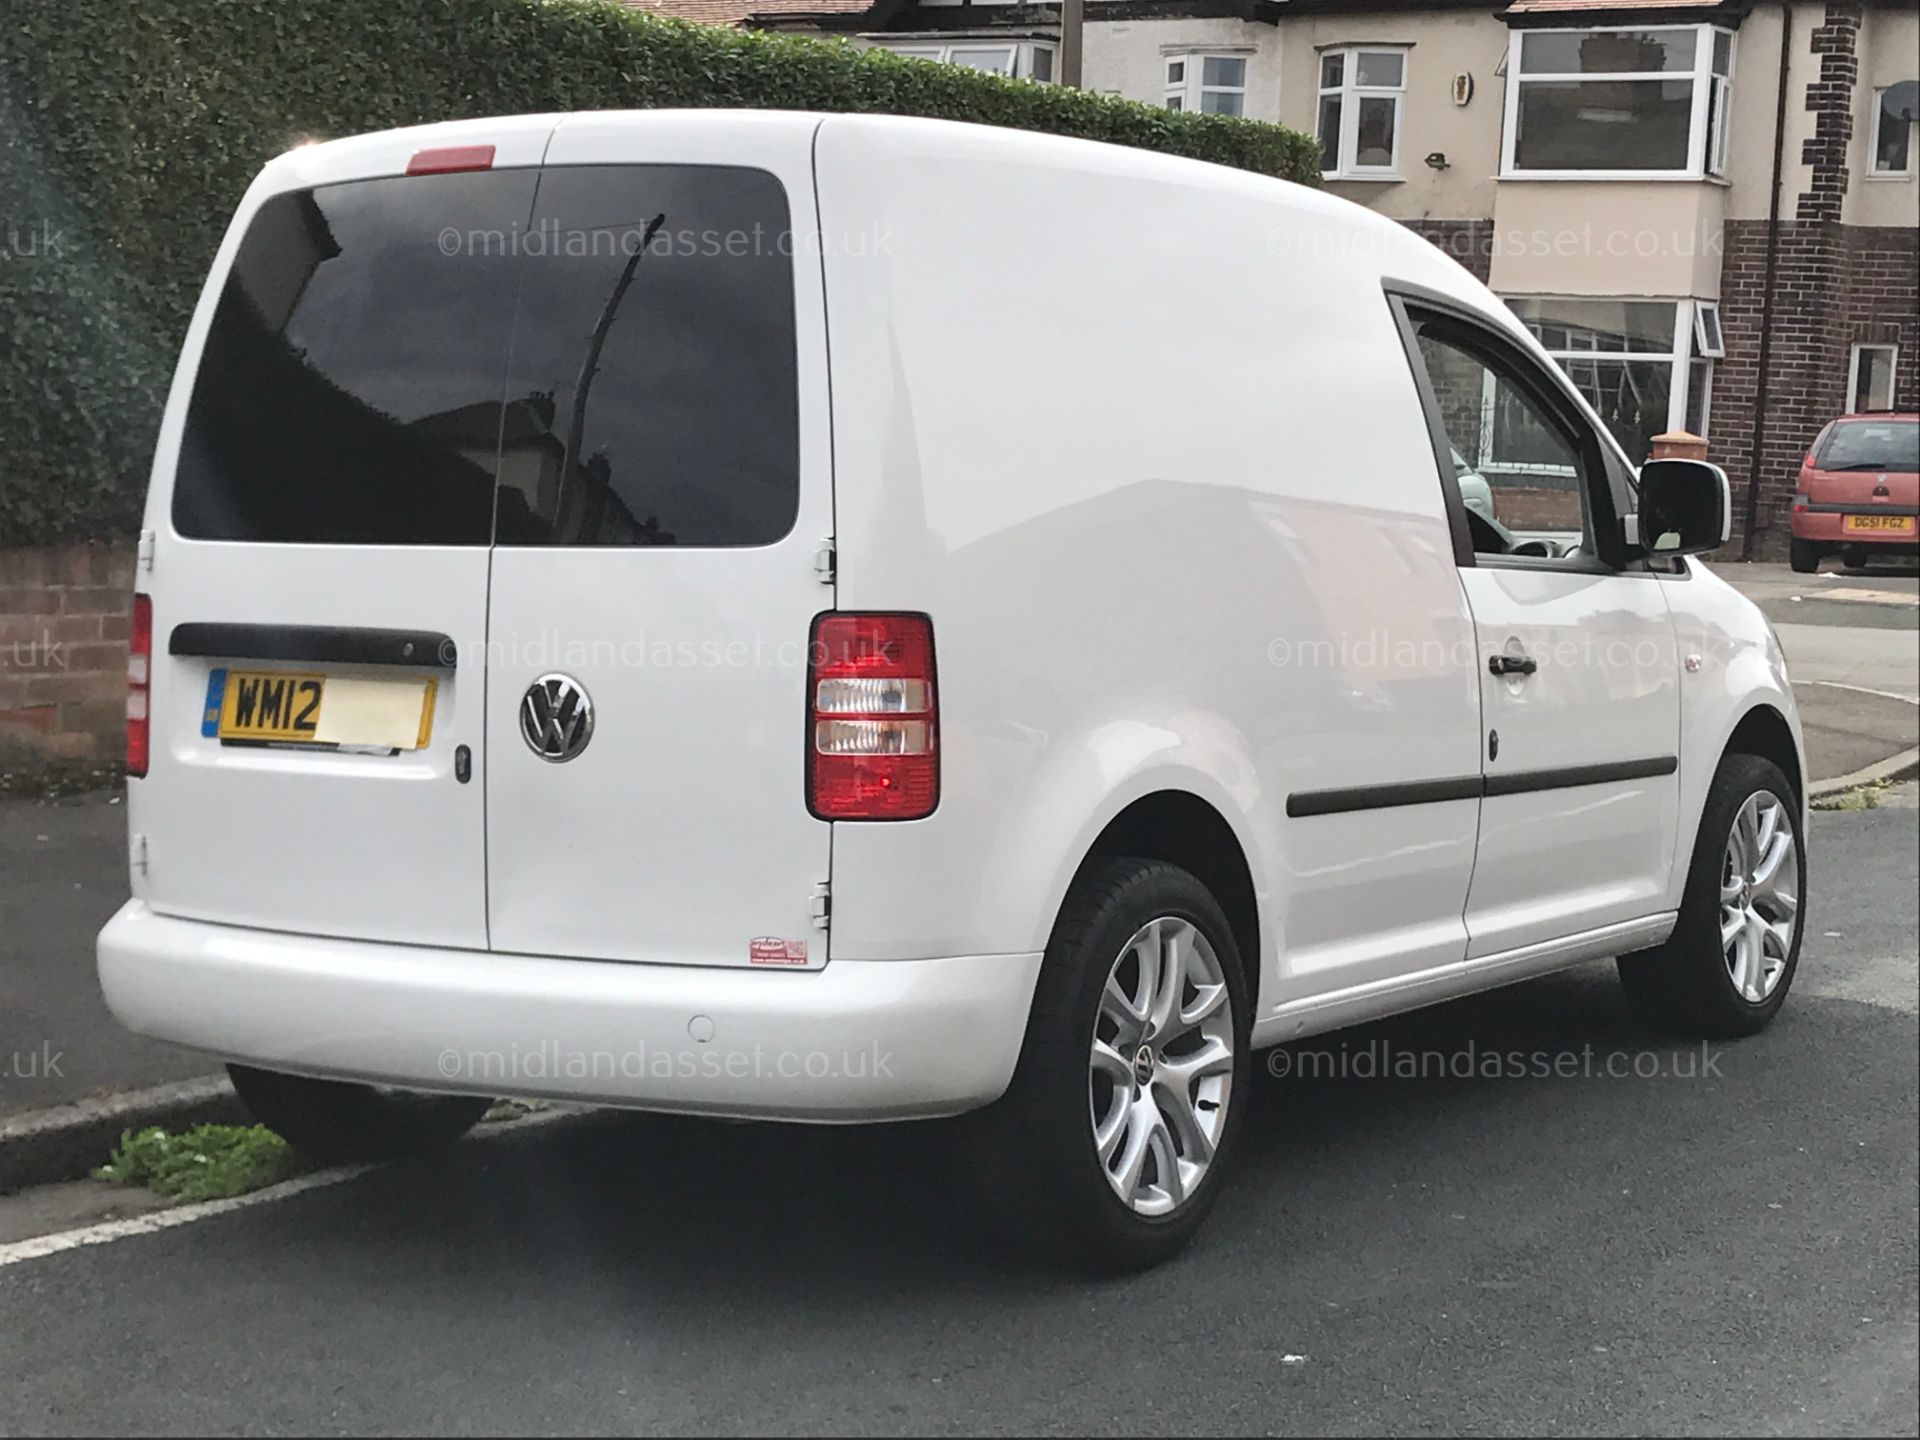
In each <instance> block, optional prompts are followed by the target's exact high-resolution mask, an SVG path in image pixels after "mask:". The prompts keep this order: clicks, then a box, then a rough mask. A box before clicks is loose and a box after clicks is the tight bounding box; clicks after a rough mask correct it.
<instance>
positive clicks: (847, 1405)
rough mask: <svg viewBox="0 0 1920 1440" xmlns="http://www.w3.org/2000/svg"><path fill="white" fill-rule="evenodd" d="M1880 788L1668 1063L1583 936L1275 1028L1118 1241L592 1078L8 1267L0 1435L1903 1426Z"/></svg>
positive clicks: (1916, 860) (1912, 1349) (1910, 1011)
mask: <svg viewBox="0 0 1920 1440" xmlns="http://www.w3.org/2000/svg"><path fill="white" fill-rule="evenodd" d="M1913 803H1914V787H1913V786H1911V785H1908V786H1905V787H1902V789H1901V790H1900V791H1899V793H1898V794H1897V796H1896V797H1895V800H1894V804H1893V807H1892V808H1885V809H1879V810H1873V811H1866V812H1860V813H1851V814H1821V815H1817V816H1816V817H1815V820H1814V824H1815V834H1814V837H1813V845H1812V847H1811V854H1812V856H1813V862H1814V875H1813V880H1812V885H1811V893H1812V896H1813V903H1812V908H1811V911H1810V922H1809V932H1808V940H1807V947H1806V953H1805V957H1804V959H1803V964H1802V969H1801V974H1800V979H1799V983H1798V985H1797V987H1796V992H1795V994H1794V995H1793V997H1792V998H1791V1001H1790V1003H1789V1005H1788V1007H1787V1009H1786V1011H1785V1012H1784V1013H1783V1015H1782V1018H1781V1019H1780V1021H1779V1022H1778V1023H1777V1024H1776V1025H1775V1026H1774V1027H1773V1028H1772V1029H1771V1030H1770V1031H1768V1032H1767V1033H1766V1034H1765V1035H1763V1036H1761V1037H1759V1038H1757V1039H1754V1040H1750V1041H1747V1042H1744V1043H1740V1044H1737V1045H1729V1046H1725V1047H1714V1048H1713V1049H1711V1050H1709V1051H1707V1052H1704V1060H1703V1052H1702V1051H1701V1050H1700V1049H1699V1047H1697V1046H1687V1045H1675V1044H1669V1043H1666V1042H1662V1041H1659V1040H1657V1039H1655V1038H1653V1037H1651V1036H1649V1035H1647V1034H1646V1033H1644V1032H1643V1031H1642V1030H1641V1029H1639V1028H1638V1027H1637V1026H1636V1025H1635V1024H1634V1023H1633V1022H1632V1020H1631V1019H1630V1018H1629V1017H1628V1015H1627V1014H1626V1012H1625V1010H1624V1008H1623V1006H1622V1004H1621V1001H1620V998H1619V995H1618V992H1617V989H1616V987H1615V986H1614V985H1613V983H1612V978H1611V974H1610V971H1609V970H1608V968H1606V967H1590V968H1588V969H1584V970H1582V971H1580V972H1578V973H1576V974H1573V975H1569V976H1562V977H1555V978H1551V979H1548V980H1543V981H1538V982H1534V983H1530V984H1527V985H1523V986H1519V987H1516V988H1513V989H1510V990H1507V991H1503V992H1499V993H1497V994H1495V995H1492V996H1486V997H1481V998H1479V999H1476V1000H1472V1001H1465V1002H1460V1003H1456V1004H1453V1005H1448V1006H1445V1007H1441V1008H1438V1009H1436V1010H1433V1011H1429V1012H1425V1013H1423V1014H1421V1015H1417V1016H1412V1017H1403V1018H1401V1019H1399V1020H1397V1021H1394V1022H1390V1023H1388V1024H1384V1025H1380V1026H1374V1027H1369V1028H1368V1029H1366V1030H1363V1031H1357V1032H1350V1033H1348V1034H1347V1035H1344V1036H1340V1037H1329V1038H1327V1039H1323V1040H1321V1041H1316V1042H1312V1047H1311V1048H1312V1052H1313V1053H1314V1054H1315V1055H1317V1056H1323V1057H1329V1058H1325V1059H1319V1060H1316V1061H1314V1062H1312V1063H1314V1064H1317V1065H1319V1066H1321V1067H1322V1073H1321V1074H1320V1075H1318V1076H1317V1077H1312V1078H1307V1077H1305V1076H1304V1074H1303V1072H1304V1070H1305V1068H1306V1067H1307V1064H1308V1063H1309V1062H1308V1061H1307V1060H1306V1052H1303V1051H1302V1050H1299V1049H1295V1050H1290V1051H1287V1052H1283V1053H1286V1054H1288V1055H1289V1056H1290V1057H1291V1060H1290V1063H1291V1064H1292V1065H1293V1066H1294V1068H1295V1074H1294V1075H1293V1076H1292V1077H1290V1078H1284V1079H1276V1078H1273V1077H1271V1076H1267V1075H1263V1076H1262V1077H1261V1079H1260V1081H1259V1082H1258V1083H1257V1085H1256V1086H1255V1089H1254V1093H1253V1095H1252V1097H1251V1099H1252V1101H1253V1103H1254V1106H1255V1109H1254V1111H1253V1113H1252V1115H1251V1116H1250V1119H1251V1122H1252V1123H1251V1125H1250V1127H1249V1131H1248V1135H1249V1144H1248V1145H1247V1147H1246V1149H1245V1150H1244V1151H1243V1153H1242V1156H1241V1159H1242V1162H1243V1163H1242V1165H1241V1167H1240V1171H1239V1174H1238V1176H1237V1179H1236V1182H1235V1184H1234V1185H1233V1187H1232V1189H1231V1190H1230V1191H1229V1192H1228V1193H1227V1194H1226V1195H1225V1196H1224V1197H1223V1203H1222V1204H1221V1206H1220V1208H1219V1209H1218V1211H1217V1212H1216V1213H1215V1215H1214V1217H1213V1220H1212V1223H1211V1225H1210V1226H1209V1228H1208V1230H1207V1231H1206V1232H1205V1233H1204V1234H1203V1236H1202V1237H1201V1240H1200V1242H1199V1244H1198V1245H1197V1246H1196V1247H1195V1248H1194V1249H1193V1250H1192V1251H1190V1252H1189V1253H1188V1255H1186V1256H1185V1257H1183V1258H1182V1259H1181V1260H1180V1261H1178V1262H1176V1263H1174V1264H1173V1265H1171V1266H1169V1267H1167V1268H1164V1269H1162V1270H1160V1271H1158V1272H1155V1273H1153V1274H1149V1275H1146V1276H1142V1277H1137V1278H1134V1279H1130V1280H1126V1281H1120V1282H1110V1283H1091V1282H1087V1281H1084V1280H1080V1279H1076V1278H1071V1277H1067V1276H1062V1275H1058V1274H1053V1273H1050V1272H1046V1271H1036V1270H1034V1269H1031V1268H1027V1267H1025V1266H1023V1265H1021V1264H1018V1263H1014V1262H1011V1261H1009V1260H1008V1259H1006V1258H1004V1257H1003V1256H1002V1255H1001V1254H1000V1252H999V1251H997V1250H996V1249H994V1248H993V1247H992V1246H991V1244H990V1242H987V1241H985V1240H984V1239H983V1238H982V1237H981V1236H980V1234H979V1232H978V1230H977V1229H976V1227H975V1226H974V1224H973V1223H972V1221H971V1219H970V1216H969V1211H968V1209H967V1206H966V1202H965V1199H964V1196H965V1190H964V1187H963V1186H961V1185H958V1184H956V1183H955V1181H954V1179H953V1177H952V1175H951V1173H950V1165H949V1163H948V1156H949V1152H948V1150H947V1146H946V1142H947V1140H948V1138H949V1136H948V1134H947V1132H946V1131H945V1130H944V1129H943V1128H941V1127H938V1126H917V1127H903V1128H899V1129H894V1130H876V1131H814V1130H798V1129H788V1128H783V1127H774V1126H727V1125H718V1124H702V1123H697V1122H663V1121H655V1120H649V1119H645V1118H640V1117H620V1116H605V1117H593V1118H590V1119H587V1120H585V1121H581V1122H574V1123H567V1124H562V1125H557V1126H553V1127H550V1128H548V1129H545V1130H542V1131H535V1132H530V1133H526V1134H522V1135H518V1136H513V1137H505V1138H499V1139H495V1140H492V1141H486V1142H468V1143H466V1144H464V1145H462V1146H461V1147H459V1148H457V1149H456V1150H455V1151H454V1152H452V1153H451V1154H450V1155H448V1156H445V1157H443V1158H441V1159H439V1160H437V1161H433V1162H425V1163H420V1164H414V1165H409V1166H405V1167H400V1168H396V1169H390V1170H387V1171H384V1172H380V1173H376V1174H373V1175H369V1176H366V1177H363V1178H361V1179H358V1180H353V1181H349V1182H347V1183H344V1184H342V1185H339V1186H337V1187H335V1188H332V1189H328V1190H323V1191H316V1192H311V1193H308V1194H305V1195H302V1196H299V1197H297V1198H294V1199H292V1200H288V1201H285V1202H282V1203H273V1204H267V1205H262V1206H259V1207H257V1208H254V1209H249V1210H245V1211H242V1212H239V1213H235V1214H231V1215H226V1216H221V1217H218V1218H215V1219H211V1220H207V1221H204V1222H201V1223H196V1224H191V1225H187V1226H183V1227H181V1228H178V1229H174V1230H169V1231H166V1232H164V1233H160V1234H156V1235H150V1236H142V1237H138V1238H133V1239H126V1240H121V1241H118V1242H116V1243H112V1244H106V1245H101V1246H97V1247H93V1248H88V1249H82V1250H73V1251H68V1252H66V1253H63V1254H60V1255H56V1256H52V1257H49V1258H45V1259H39V1260H30V1261H26V1262H24V1263H20V1264H16V1265H12V1266H10V1267H8V1268H4V1269H0V1315H4V1316H5V1317H6V1318H5V1323H4V1324H0V1376H4V1377H6V1381H5V1384H4V1385H0V1432H5V1433H18V1432H28V1431H55V1432H67V1433H81V1432H89V1433H99V1432H102V1431H106V1432H112V1431H119V1430H142V1431H158V1432H169V1433H174V1432H177V1433H188V1432H191V1433H197V1434H204V1433H225V1432H233V1431H242V1430H245V1431H253V1432H259V1431H298V1432H303V1433H308V1432H324V1433H334V1432H378V1433H393V1432H403V1431H422V1430H432V1431H444V1430H449V1429H453V1430H462V1431H469V1430H470V1431H484V1432H494V1433H507V1432H513V1433H525V1434H542V1433H552V1432H568V1431H594V1432H601V1431H624V1432H630V1433H641V1434H650V1433H669V1432H688V1431H692V1432H703V1433H705V1432H724V1431H741V1430H772V1431H782V1432H793V1431H812V1432H819V1431H835V1432H842V1433H873V1432H887V1431H901V1430H906V1431H926V1432H966V1431H985V1432H995V1433H1009V1432H1027V1433H1036V1432H1037V1433H1087V1432H1089V1431H1091V1432H1094V1433H1104V1432H1113V1431H1124V1432H1151V1433H1201V1432H1209V1431H1211V1432H1220V1431H1227V1432H1245V1431H1268V1430H1283V1431H1301V1432H1330V1431H1331V1432H1356V1431H1358V1432H1373V1433H1380V1432H1396V1433H1398V1432H1414V1431H1445V1432H1449V1433H1461V1432H1466V1433H1473V1432H1502V1433H1504V1432H1528V1433H1557V1432H1613V1433H1618V1432H1621V1431H1625V1432H1662V1433H1671V1432H1689V1431H1702V1430H1706V1431H1716V1432H1743V1433H1761V1434H1766V1433H1803V1432H1816V1433H1858V1432H1862V1431H1865V1432H1872V1433H1889V1434H1892V1433H1904V1434H1913V1433H1914V1431H1915V1427H1916V1421H1917V1416H1920V1394H1917V1391H1916V1368H1917V1366H1920V1345H1917V1335H1920V1331H1917V1328H1916V1314H1917V1311H1916V1271H1917V1265H1916V1235H1915V1219H1916V1205H1917V1204H1920V1179H1917V1177H1916V1147H1915V1139H1914V1137H1915V1134H1916V1126H1917V1125H1920V1116H1917V1115H1916V1053H1917V1052H1916V1046H1917V1039H1916V1020H1915V1008H1916V985H1917V983H1920V981H1917V979H1916V955H1915V944H1916V941H1915V936H1916V933H1917V932H1920V914H1917V913H1916V905H1917V902H1916V898H1915V897H1916V886H1917V885H1920V873H1916V872H1917V871H1920V828H1917V827H1916V819H1917V818H1920V812H1916V811H1915V809H1914V808H1913ZM1510 1052H1521V1054H1522V1055H1524V1056H1525V1057H1527V1058H1526V1060H1525V1062H1524V1063H1523V1064H1522V1065H1520V1066H1519V1067H1517V1068H1519V1069H1521V1070H1524V1071H1528V1072H1529V1073H1525V1074H1521V1075H1517V1076H1515V1075H1507V1076H1504V1077H1501V1078H1493V1077H1489V1076H1485V1075H1481V1076H1478V1077H1475V1078H1462V1077H1460V1076H1457V1075H1452V1074H1442V1075H1438V1076H1431V1075H1430V1078H1428V1079H1425V1080H1410V1079H1380V1078H1374V1079H1365V1078H1356V1077H1355V1076H1354V1075H1353V1074H1352V1073H1349V1074H1348V1075H1347V1076H1345V1077H1342V1076H1339V1075H1330V1074H1327V1073H1325V1072H1326V1069H1327V1068H1328V1067H1332V1068H1336V1069H1337V1068H1338V1065H1339V1064H1340V1057H1342V1056H1344V1057H1345V1063H1346V1066H1347V1069H1348V1071H1349V1072H1353V1071H1356V1070H1358V1069H1360V1068H1362V1067H1363V1066H1364V1065H1366V1064H1368V1063H1375V1064H1377V1063H1378V1062H1379V1057H1382V1056H1385V1057H1389V1060H1390V1063H1392V1064H1394V1065H1399V1064H1403V1063H1406V1062H1405V1061H1404V1060H1402V1059H1398V1058H1393V1057H1404V1056H1408V1055H1414V1056H1424V1055H1425V1054H1428V1053H1431V1054H1434V1055H1437V1056H1438V1057H1440V1058H1439V1060H1438V1061H1428V1060H1425V1059H1424V1058H1423V1059H1421V1060H1419V1061H1418V1063H1420V1064H1424V1065H1428V1066H1429V1067H1430V1069H1431V1068H1432V1067H1433V1066H1435V1065H1438V1067H1439V1068H1440V1069H1441V1070H1452V1069H1453V1068H1454V1067H1457V1066H1461V1065H1463V1064H1465V1065H1466V1066H1467V1067H1468V1068H1469V1069H1476V1068H1480V1067H1484V1066H1485V1065H1486V1064H1487V1063H1488V1062H1487V1059H1486V1057H1487V1056H1489V1055H1498V1056H1503V1057H1504V1056H1507V1055H1508V1054H1509V1053H1510ZM1536 1053H1539V1054H1543V1055H1545V1056H1546V1057H1548V1059H1549V1060H1550V1061H1552V1062H1553V1063H1555V1064H1571V1065H1572V1066H1574V1067H1575V1068H1576V1069H1579V1068H1584V1067H1586V1066H1587V1065H1588V1063H1589V1062H1588V1061H1587V1060H1586V1059H1585V1058H1584V1057H1586V1056H1588V1055H1589V1054H1591V1056H1592V1057H1593V1058H1592V1061H1591V1066H1592V1067H1593V1068H1592V1073H1588V1074H1581V1075H1574V1076H1569V1077H1565V1078H1539V1077H1537V1076H1536V1075H1534V1074H1532V1073H1530V1072H1531V1071H1532V1069H1533V1068H1534V1062H1533V1060H1532V1057H1533V1056H1534V1055H1535V1054H1536ZM1615 1055H1618V1056H1623V1057H1626V1059H1625V1062H1624V1063H1625V1064H1626V1065H1627V1067H1628V1068H1630V1069H1631V1068H1633V1067H1634V1066H1636V1065H1637V1066H1639V1067H1640V1068H1642V1069H1643V1070H1645V1069H1649V1068H1650V1069H1652V1070H1654V1071H1657V1072H1658V1073H1657V1074H1653V1075H1645V1076H1642V1077H1640V1078H1613V1077H1609V1076H1607V1075H1606V1074H1605V1073H1604V1072H1605V1069H1606V1067H1607V1065H1608V1057H1611V1056H1615ZM1368 1056H1372V1057H1375V1058H1374V1061H1372V1062H1369V1061H1368V1060H1367V1059H1366V1058H1365V1057H1368ZM1562 1056H1566V1057H1573V1058H1572V1059H1571V1060H1569V1061H1560V1060H1559V1059H1558V1057H1562ZM1498 1063H1499V1064H1500V1065H1501V1066H1502V1067H1503V1068H1505V1067H1508V1066H1509V1065H1510V1062H1509V1061H1507V1060H1505V1059H1502V1060H1501V1061H1500V1062H1498ZM1616 1063H1618V1062H1616Z"/></svg>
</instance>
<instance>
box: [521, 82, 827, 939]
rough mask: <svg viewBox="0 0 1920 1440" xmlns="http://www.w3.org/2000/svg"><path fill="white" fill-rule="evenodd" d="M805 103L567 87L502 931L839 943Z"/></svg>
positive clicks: (538, 376)
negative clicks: (678, 111)
mask: <svg viewBox="0 0 1920 1440" xmlns="http://www.w3.org/2000/svg"><path fill="white" fill-rule="evenodd" d="M815 124H816V122H814V121H812V120H809V119H806V118H805V117H800V116H791V115H787V116H781V115H738V116H728V117H726V118H725V119H720V118H719V117H715V116H713V115H710V114H709V115H704V116H690V117H682V116H673V115H662V114H654V115H648V116H619V115H604V116H580V117H569V118H568V119H566V120H565V121H563V122H562V123H561V124H560V126H559V128H558V129H557V130H556V131H555V133H554V136H553V141H552V144H551V146H550V148H549V151H548V156H547V165H546V167H545V168H544V169H543V170H542V172H541V181H540V190H539V197H538V200H537V202H536V207H535V217H534V224H533V226H532V227H531V230H530V238H531V240H532V242H533V243H534V245H535V247H536V251H537V253H535V254H533V255H531V256H530V257H529V258H528V259H527V261H526V263H525V264H524V266H523V270H524V278H523V280H522V292H521V299H520V305H519V314H520V320H519V324H518V327H517V331H516V338H515V342H514V354H513V359H512V378H511V381H510V383H509V385H508V394H509V402H508V403H509V408H510V409H511V408H512V407H514V406H526V407H528V408H529V409H537V410H539V411H541V412H542V423H541V424H539V425H536V426H532V427H530V428H529V429H528V430H527V432H526V434H525V435H524V437H523V436H521V435H520V433H519V432H518V431H517V430H516V429H515V428H514V427H513V426H511V425H510V426H509V428H508V433H507V439H506V445H505V450H504V453H503V459H502V465H501V479H500V490H499V524H498V530H497V535H496V548H495V550H494V556H493V584H492V607H491V617H490V629H489V636H488V657H489V694H488V698H487V753H488V764H487V865H488V887H489V912H490V916H491V924H492V940H493V946H494V948H495V949H496V950H502V951H509V952H517V953H533V954H549V955H562V956H569V957H579V958H585V959H603V960H628V961H659V962H667V963H684V964H699V965H716V966H719V965H747V964H755V963H757V964H770V965H782V966H791V967H794V968H803V967H817V966H819V965H821V964H823V963H824V962H825V959H826V955H825V943H824V941H825V932H824V930H817V929H815V928H814V923H813V922H814V906H815V903H816V901H815V892H816V891H817V890H818V889H819V887H820V886H821V885H822V884H823V882H825V881H826V879H827V878H828V861H829V850H828V845H829V837H830V834H831V827H830V825H828V824H827V823H826V822H824V821H820V820H816V819H814V818H813V817H812V816H811V815H810V814H809V811H808V807H807V802H806V796H805V793H804V785H805V746H806V743H807V737H806V735H805V733H804V726H805V714H806V695H805V687H806V660H807V655H806V648H807V639H808V633H809V625H810V622H811V620H812V617H813V616H814V615H815V614H816V613H818V612H819V611H822V610H827V609H831V608H832V600H833V588H832V586H831V585H830V584H826V583H823V579H822V572H821V570H820V569H819V568H818V559H819V556H820V553H821V546H822V542H823V540H824V539H825V537H827V536H829V535H831V534H832V531H833V511H832V505H833V488H832V475H831V451H830V448H829V439H828V435H829V431H828V427H829V416H828V406H827V391H826V374H827V370H826V325H825V301H824V297H823V292H822V279H821V266H820V261H819V251H818V249H817V245H816V241H815V238H814V236H815V232H816V229H817V222H816V217H815V208H814V191H813V165H812V140H813V131H814V129H815Z"/></svg>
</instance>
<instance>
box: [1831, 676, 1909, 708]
mask: <svg viewBox="0 0 1920 1440" xmlns="http://www.w3.org/2000/svg"><path fill="white" fill-rule="evenodd" d="M1807 684H1809V685H1822V686H1825V687H1826V688H1827V689H1829V690H1851V691H1853V693H1854V694H1856V695H1878V696H1879V697H1880V698H1881V699H1882V700H1904V701H1906V702H1907V704H1909V705H1920V695H1902V694H1901V693H1900V692H1899V691H1897V690H1875V689H1873V688H1872V687H1870V686H1867V685H1848V684H1844V683H1843V682H1841V681H1839V680H1809V681H1807Z"/></svg>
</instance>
